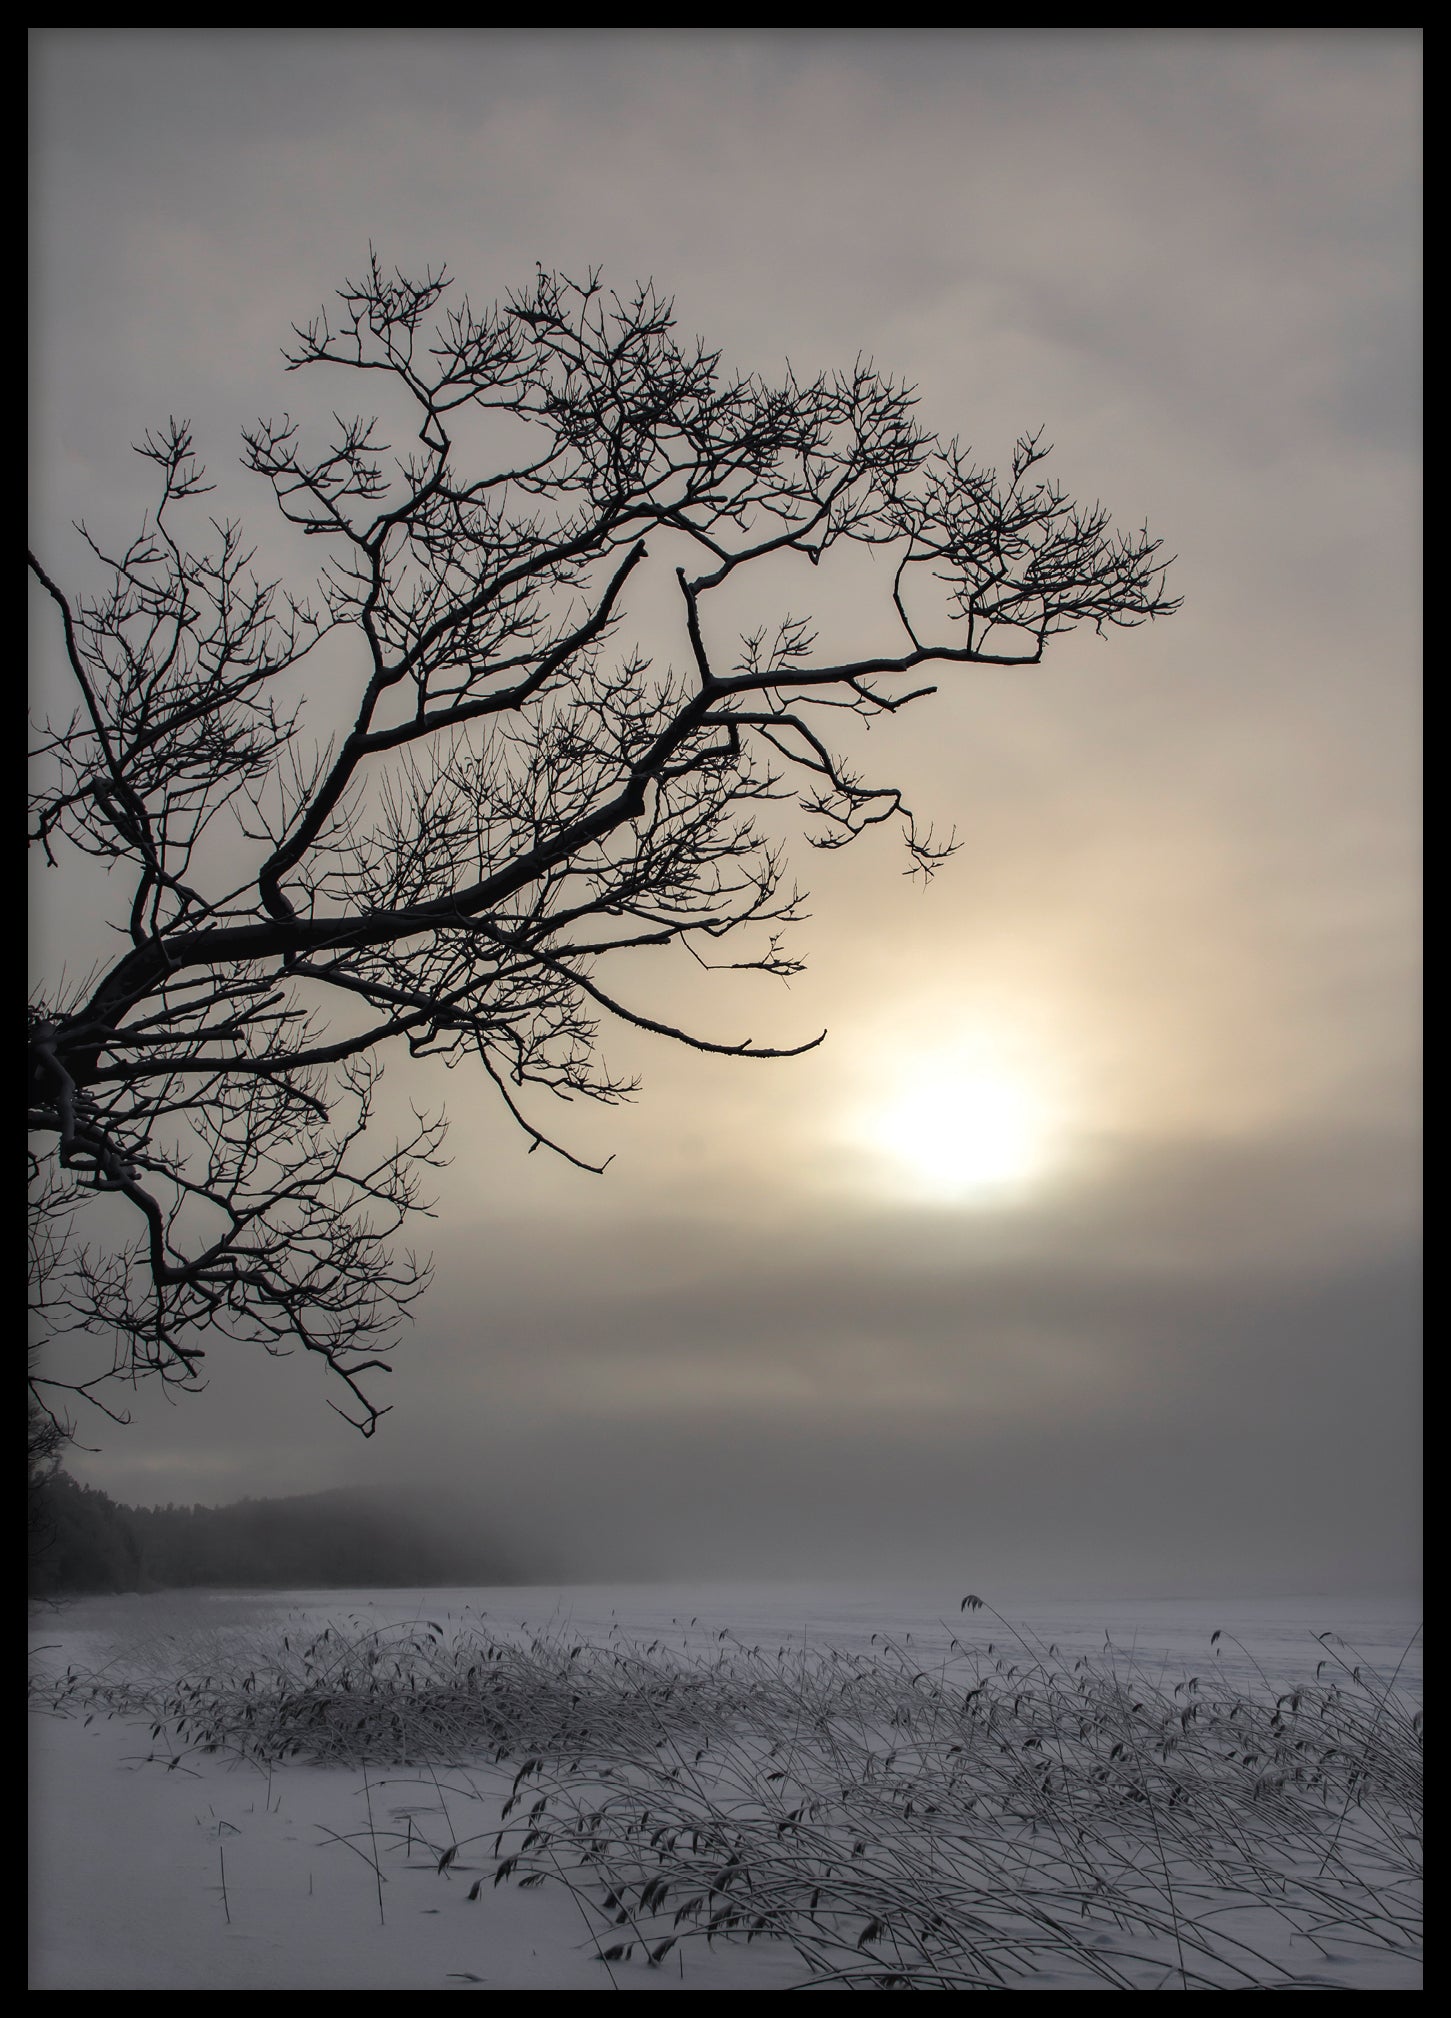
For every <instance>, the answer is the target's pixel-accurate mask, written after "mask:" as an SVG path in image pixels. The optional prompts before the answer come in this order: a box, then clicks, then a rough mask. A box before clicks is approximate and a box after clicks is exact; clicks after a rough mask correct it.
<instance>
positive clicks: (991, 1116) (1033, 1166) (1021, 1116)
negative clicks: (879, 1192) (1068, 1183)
mask: <svg viewBox="0 0 1451 2018" xmlns="http://www.w3.org/2000/svg"><path fill="white" fill-rule="evenodd" d="M1047 1086H1048V1081H1047V1075H1046V1074H1045V1073H1044V1072H1043V1071H1042V1070H1041V1068H1040V1069H1038V1070H1036V1071H1035V1069H1034V1066H1033V1063H1032V1061H1030V1060H1028V1059H1026V1058H1024V1059H1019V1058H1016V1057H1014V1056H1012V1055H1011V1051H1010V1049H1009V1048H1008V1047H1006V1046H994V1045H992V1044H985V1043H982V1042H978V1043H972V1042H962V1043H959V1044H956V1045H949V1046H944V1047H942V1048H941V1049H938V1050H933V1051H928V1052H925V1053H924V1052H922V1051H916V1052H914V1053H913V1054H911V1055H910V1057H909V1058H907V1059H901V1058H899V1059H898V1061H897V1063H896V1064H895V1066H894V1068H893V1071H892V1074H891V1077H890V1079H889V1081H888V1083H887V1084H885V1085H884V1086H882V1087H881V1088H880V1089H879V1090H878V1091H877V1092H876V1093H874V1094H872V1095H869V1096H868V1097H867V1098H866V1099H865V1100H864V1101H863V1102H862V1103H861V1105H860V1106H859V1107H858V1108H857V1109H856V1111H855V1113H854V1114H853V1116H852V1120H851V1124H850V1134H851V1137H852V1139H853V1141H854V1142H855V1144H856V1146H857V1147H858V1149H859V1150H861V1151H865V1152H866V1153H867V1155H868V1157H869V1158H870V1159H871V1163H872V1165H873V1168H872V1170H871V1181H872V1182H873V1183H874V1185H878V1186H880V1185H883V1184H885V1185H886V1186H887V1187H888V1188H890V1189H891V1190H893V1191H895V1192H897V1193H898V1194H899V1195H905V1196H910V1197H916V1198H919V1199H922V1200H924V1201H935V1202H938V1203H942V1204H950V1203H955V1202H956V1203H963V1204H970V1203H974V1202H981V1203H984V1204H987V1203H990V1202H1004V1203H1006V1202H1008V1201H1009V1200H1011V1199H1012V1198H1014V1197H1016V1196H1019V1195H1023V1194H1026V1193H1028V1192H1029V1191H1031V1189H1032V1187H1033V1185H1034V1183H1035V1182H1036V1181H1037V1180H1038V1179H1039V1178H1042V1177H1044V1176H1046V1175H1047V1174H1048V1173H1049V1172H1050V1171H1051V1170H1052V1168H1053V1166H1054V1164H1055V1162H1056V1161H1057V1160H1058V1157H1059V1155H1060V1153H1061V1151H1062V1148H1063V1146H1064V1144H1063V1134H1064V1127H1063V1119H1062V1116H1061V1114H1060V1113H1059V1111H1058V1107H1057V1103H1056V1102H1055V1101H1054V1100H1053V1099H1052V1098H1051V1097H1050V1094H1049V1092H1048V1090H1047Z"/></svg>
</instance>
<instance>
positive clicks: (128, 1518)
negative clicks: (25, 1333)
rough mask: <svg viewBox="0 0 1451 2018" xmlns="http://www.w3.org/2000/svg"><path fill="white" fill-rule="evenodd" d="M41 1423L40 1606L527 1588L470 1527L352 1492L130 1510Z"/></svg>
mask: <svg viewBox="0 0 1451 2018" xmlns="http://www.w3.org/2000/svg"><path fill="white" fill-rule="evenodd" d="M38 1413H39V1412H38V1411H33V1412H32V1416H31V1424H30V1447H29V1460H30V1462H29V1468H28V1475H27V1486H28V1492H27V1528H28V1550H27V1558H28V1560H27V1568H28V1588H29V1594H30V1595H31V1596H32V1597H36V1598H59V1597H66V1596H71V1595H77V1596H78V1595H82V1594H91V1593H107V1592H120V1591H152V1590H168V1589H179V1588H184V1587H188V1586H203V1587H206V1586H210V1587H216V1588H227V1587H230V1588H235V1589H248V1588H263V1589H282V1590H287V1589H309V1588H314V1587H328V1586H333V1587H345V1586H357V1585H403V1586H414V1585H421V1584H499V1583H511V1582H517V1581H519V1578H518V1575H517V1573H515V1572H513V1570H512V1566H511V1565H510V1564H509V1563H508V1562H507V1561H505V1560H504V1559H503V1555H502V1553H501V1552H500V1551H498V1550H495V1549H491V1548H490V1547H489V1545H488V1543H487V1542H480V1541H478V1540H476V1539H475V1537H474V1535H473V1534H472V1533H470V1532H469V1531H468V1528H467V1526H466V1525H464V1524H463V1523H459V1524H458V1525H457V1528H456V1531H454V1532H449V1531H448V1528H449V1525H450V1524H449V1523H446V1522H444V1521H441V1520H439V1519H436V1518H435V1519H434V1520H429V1519H428V1518H427V1517H426V1516H425V1515H424V1513H423V1511H422V1510H421V1508H420V1507H419V1506H417V1505H416V1504H412V1505H410V1504H409V1503H408V1502H406V1501H405V1500H403V1499H402V1498H398V1497H394V1498H390V1497H386V1496H383V1495H375V1494H369V1493H363V1492H357V1491H350V1490H347V1489H342V1490H337V1491H331V1492H317V1493H304V1494H299V1495H296V1496H294V1497H291V1498H286V1499H250V1498H247V1499H242V1500H239V1501H237V1502H235V1503H234V1504H233V1505H230V1506H217V1507H209V1506H201V1505H192V1506H176V1505H173V1504H168V1505H166V1506H154V1507H142V1506H125V1505H123V1504H121V1503H120V1502H118V1501H116V1500H113V1499H112V1498H111V1497H110V1495H109V1494H108V1493H104V1492H100V1491H98V1490H97V1489H96V1488H95V1487H94V1486H86V1485H81V1484H78V1483H77V1481H76V1480H75V1479H73V1478H71V1477H70V1475H69V1474H68V1473H67V1472H66V1471H65V1470H64V1469H62V1466H61V1463H60V1452H61V1449H62V1447H63V1445H64V1443H65V1440H66V1439H65V1436H64V1432H55V1425H53V1424H48V1419H47V1418H42V1419H41V1420H40V1422H37V1420H36V1417H37V1415H38ZM47 1425H48V1430H49V1431H51V1432H55V1433H54V1434H49V1433H48V1431H47Z"/></svg>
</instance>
